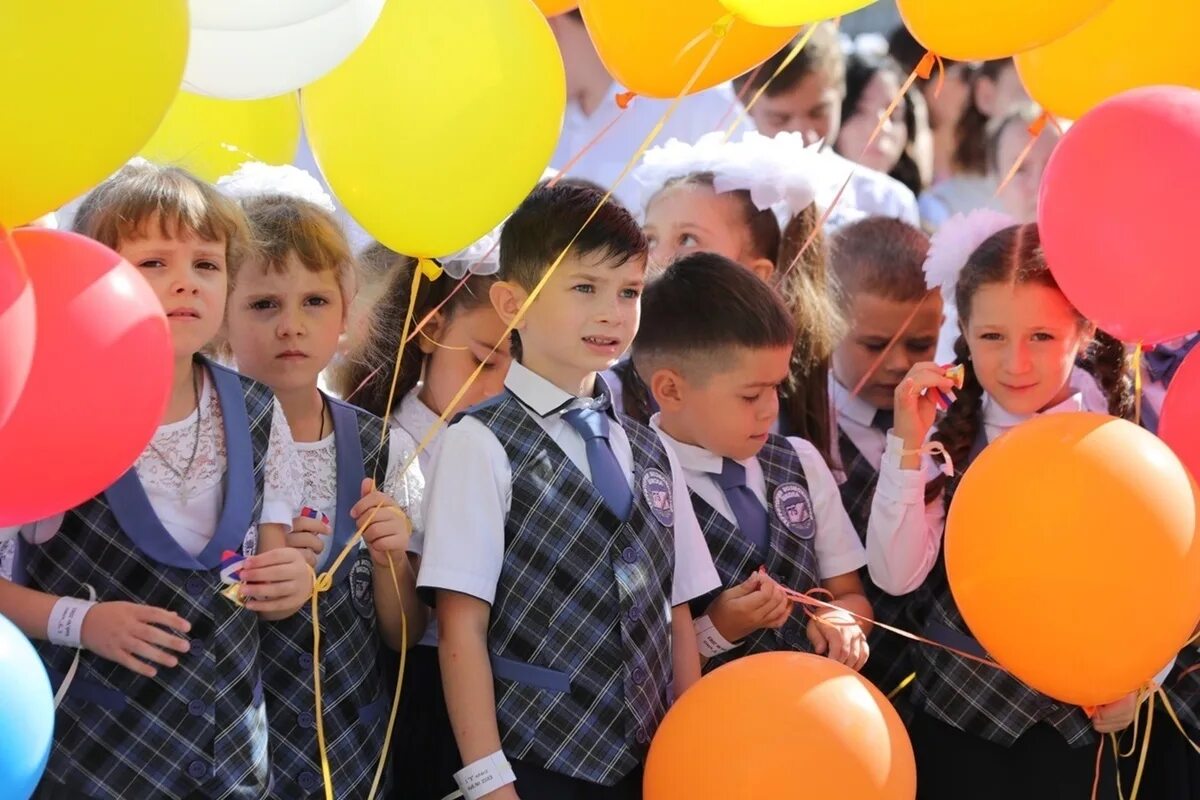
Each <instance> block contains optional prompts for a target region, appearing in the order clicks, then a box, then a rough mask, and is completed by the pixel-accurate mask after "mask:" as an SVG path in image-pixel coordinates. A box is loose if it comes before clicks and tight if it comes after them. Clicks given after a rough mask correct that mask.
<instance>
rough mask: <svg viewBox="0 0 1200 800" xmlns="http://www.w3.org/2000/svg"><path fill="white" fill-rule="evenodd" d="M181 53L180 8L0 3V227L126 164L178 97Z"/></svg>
mask: <svg viewBox="0 0 1200 800" xmlns="http://www.w3.org/2000/svg"><path fill="white" fill-rule="evenodd" d="M187 48H188V15H187V2H186V0H121V2H119V3H97V2H95V0H62V1H61V2H52V3H47V2H31V0H0V90H2V92H3V97H4V106H3V111H2V112H0V118H2V121H0V225H4V226H7V227H10V228H11V227H15V226H17V225H20V224H23V223H26V222H29V221H31V220H33V219H36V218H38V217H40V216H42V215H43V214H45V213H46V212H48V211H53V210H54V209H56V208H58V207H59V206H61V205H63V204H64V203H66V202H68V201H69V200H71V199H73V198H75V197H78V196H79V195H81V194H83V193H84V192H85V191H87V190H88V189H89V188H91V187H92V186H94V185H95V184H97V183H99V182H100V181H102V180H104V178H106V177H107V176H108V175H110V174H111V173H113V172H114V171H115V170H117V169H118V168H119V167H120V166H121V165H122V164H124V163H125V162H126V161H128V160H129V158H130V157H131V156H132V155H134V154H135V153H136V152H137V151H138V148H140V147H141V146H142V145H143V144H145V142H146V140H147V139H149V138H150V134H152V133H154V129H155V128H157V127H158V123H159V121H160V120H162V118H163V114H165V113H166V111H167V106H169V105H170V104H171V99H172V98H173V97H174V96H175V93H176V92H177V91H178V90H179V82H180V80H181V79H182V78H183V65H184V61H185V60H186V59H187Z"/></svg>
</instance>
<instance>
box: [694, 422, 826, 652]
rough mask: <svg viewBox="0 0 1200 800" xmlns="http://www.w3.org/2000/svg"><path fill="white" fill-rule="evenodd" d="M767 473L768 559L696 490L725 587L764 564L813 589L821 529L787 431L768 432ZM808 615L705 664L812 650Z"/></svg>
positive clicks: (783, 580)
mask: <svg viewBox="0 0 1200 800" xmlns="http://www.w3.org/2000/svg"><path fill="white" fill-rule="evenodd" d="M758 463H759V464H761V465H762V470H763V477H764V478H765V479H766V484H767V502H768V505H769V506H770V507H769V508H768V509H767V515H768V520H769V524H770V528H769V531H770V547H769V549H768V552H767V557H766V563H765V564H764V563H763V560H762V558H761V557H760V555H759V553H758V552H757V548H755V546H754V545H753V544H752V543H751V542H750V541H749V540H748V539H746V537H745V536H743V535H742V533H741V531H739V530H738V528H737V524H736V523H733V522H730V521H729V520H727V519H725V517H723V516H721V514H720V513H719V512H717V511H716V510H715V509H714V508H713V507H712V506H710V505H709V504H708V503H706V502H704V500H702V499H701V498H700V497H699V496H698V495H697V494H695V493H692V505H693V506H694V507H695V509H696V518H697V519H698V520H699V522H700V529H701V530H702V531H704V538H705V539H706V540H707V541H708V549H709V552H710V553H712V558H713V566H715V567H716V568H717V574H718V575H719V576H720V578H721V587H722V589H729V588H732V587H733V586H736V585H737V584H739V583H741V582H742V581H744V580H746V579H747V578H749V577H750V574H751V573H752V572H754V571H755V570H757V569H758V568H759V567H761V566H765V567H766V569H767V572H768V573H769V574H770V575H771V577H772V578H774V579H775V581H776V582H778V583H779V584H780V585H781V586H785V587H787V588H789V589H794V590H795V591H797V592H807V591H809V590H811V589H813V588H815V587H817V586H819V585H820V579H819V578H818V574H819V573H818V571H817V551H816V549H815V547H814V537H815V536H816V533H817V526H816V518H815V516H814V514H813V505H812V499H811V498H810V497H809V494H808V481H807V480H806V479H805V476H804V467H803V466H802V465H801V463H800V459H799V457H798V456H797V455H796V450H795V448H793V447H792V445H791V443H790V442H788V440H787V439H785V438H784V437H782V436H776V435H774V434H772V435H771V436H768V437H767V443H766V444H765V445H763V448H762V450H761V451H759V454H758ZM807 627H808V618H807V617H806V616H805V614H804V611H803V610H802V609H796V611H795V613H793V614H792V617H791V619H789V620H788V621H787V622H786V623H785V624H784V626H783V627H782V628H779V629H778V630H757V631H755V632H754V633H752V634H750V635H749V636H747V637H746V639H745V640H744V641H743V644H742V646H741V647H738V648H737V649H735V650H731V651H729V652H728V653H724V654H722V655H720V656H717V657H716V658H712V659H710V660H709V661H708V663H707V664H706V665H705V671H706V672H708V671H711V670H714V669H716V668H717V667H719V666H721V665H722V664H727V663H728V662H730V661H732V660H734V659H735V658H741V657H742V656H748V655H753V654H755V653H768V652H774V651H776V650H801V651H805V652H808V651H811V650H812V646H811V645H810V644H809V642H808V636H807V633H806V629H807Z"/></svg>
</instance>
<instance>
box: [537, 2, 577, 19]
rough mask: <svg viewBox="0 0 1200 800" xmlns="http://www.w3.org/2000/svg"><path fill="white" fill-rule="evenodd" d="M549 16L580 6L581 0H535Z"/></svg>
mask: <svg viewBox="0 0 1200 800" xmlns="http://www.w3.org/2000/svg"><path fill="white" fill-rule="evenodd" d="M533 2H535V3H537V7H538V8H540V9H541V10H542V13H543V14H545V15H546V16H547V17H557V16H558V15H559V14H565V13H567V12H568V11H570V10H572V9H574V8H578V7H579V0H533Z"/></svg>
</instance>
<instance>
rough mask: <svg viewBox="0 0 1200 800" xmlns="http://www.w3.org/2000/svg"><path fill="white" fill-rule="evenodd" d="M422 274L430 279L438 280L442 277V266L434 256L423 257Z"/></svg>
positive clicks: (421, 262)
mask: <svg viewBox="0 0 1200 800" xmlns="http://www.w3.org/2000/svg"><path fill="white" fill-rule="evenodd" d="M420 269H421V274H422V275H424V276H425V277H426V278H427V279H428V280H431V281H436V280H437V279H438V278H440V277H442V266H441V265H440V264H438V263H437V262H436V261H434V260H433V259H432V258H422V259H421V260H420Z"/></svg>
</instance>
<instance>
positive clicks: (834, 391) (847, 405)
mask: <svg viewBox="0 0 1200 800" xmlns="http://www.w3.org/2000/svg"><path fill="white" fill-rule="evenodd" d="M829 394H830V395H831V398H832V400H833V407H834V409H835V410H836V411H837V413H838V416H844V417H846V418H847V419H849V420H851V421H853V422H857V423H858V424H859V425H862V426H863V427H870V425H871V423H872V422H873V421H874V420H875V412H876V411H877V410H878V409H876V408H875V406H873V405H871V404H870V403H868V402H867V401H866V400H863V399H862V398H861V397H855V396H853V395H851V394H850V390H849V389H847V388H846V387H845V386H842V384H841V383H840V382H839V381H838V379H837V378H835V377H833V373H830V374H829Z"/></svg>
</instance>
